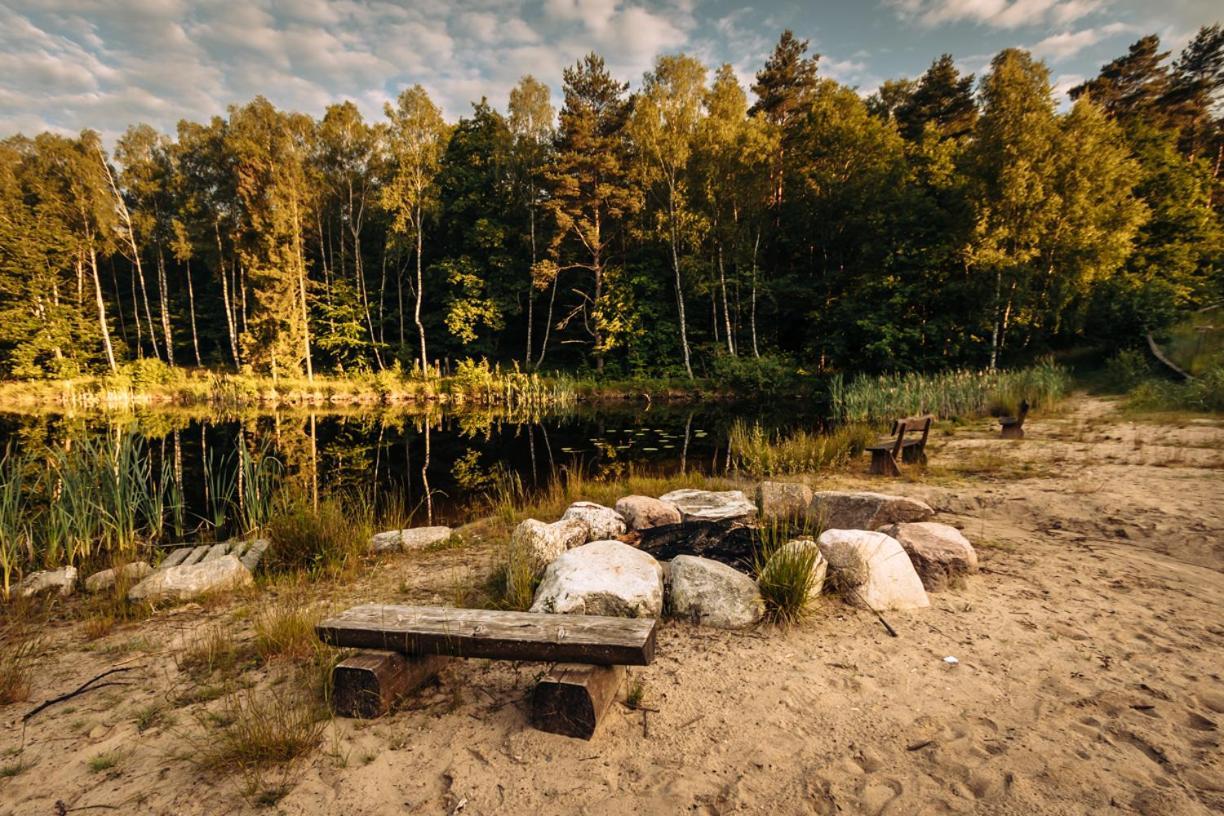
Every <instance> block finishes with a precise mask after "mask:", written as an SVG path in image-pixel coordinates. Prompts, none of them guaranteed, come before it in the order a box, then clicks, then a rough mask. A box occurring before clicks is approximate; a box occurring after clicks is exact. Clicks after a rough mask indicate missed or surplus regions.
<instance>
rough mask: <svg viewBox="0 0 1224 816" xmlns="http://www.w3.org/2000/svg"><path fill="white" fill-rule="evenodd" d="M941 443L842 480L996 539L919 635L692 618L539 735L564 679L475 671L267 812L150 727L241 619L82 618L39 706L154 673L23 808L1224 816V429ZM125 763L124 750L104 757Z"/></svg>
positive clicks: (111, 707)
mask: <svg viewBox="0 0 1224 816" xmlns="http://www.w3.org/2000/svg"><path fill="white" fill-rule="evenodd" d="M931 459H932V466H931V468H930V470H929V471H928V473H927V474H926V475H925V476H923V477H921V478H920V479H916V480H898V481H895V482H890V483H887V485H885V484H882V483H881V481H880V480H879V479H871V478H869V477H867V476H866V475H849V476H839V477H837V478H836V479H831V480H825V481H822V482H818V483H819V484H827V485H829V486H837V487H854V486H859V487H867V488H871V489H886V490H889V491H891V492H897V493H902V494H905V495H912V496H916V497H919V498H923V499H925V500H927V501H929V502H930V503H931V504H932V505H933V506H934V507H935V508H936V509H937V511H938V516H937V519H938V520H941V521H945V522H947V523H951V524H955V525H957V526H960V527H961V528H962V529H963V530H964V532H965V534H966V535H967V536H968V537H969V539H970V540H971V541H973V542H974V543H975V545H977V546H978V549H979V554H980V557H981V563H982V572H981V574H980V575H978V576H975V577H973V578H971V579H969V581H968V582H967V585H966V586H965V587H963V588H960V589H955V590H951V591H947V592H942V593H937V594H933V595H932V596H931V598H932V606H931V608H930V609H929V610H925V611H921V612H914V613H891V614H890V615H889V619H890V621H891V623H892V624H893V626H894V627H895V628H896V629H897V631H898V633H899V635H900V636H899V637H898V638H895V639H894V638H890V637H888V635H887V634H886V633H885V631H884V629H883V628H882V627H881V626H880V624H879V623H878V622H877V621H876V620H875V618H874V617H872V616H871V615H870V614H868V613H866V612H863V611H860V610H856V609H853V608H850V607H847V606H844V605H842V604H841V603H839V602H836V601H832V600H829V601H822V602H821V603H820V605H819V606H818V608H817V609H816V611H815V614H814V615H813V617H812V619H811V620H810V621H809V622H807V623H805V624H803V625H801V626H799V627H797V628H793V629H790V630H788V631H782V630H778V629H774V628H771V627H763V628H761V629H758V630H754V631H749V632H743V633H728V632H720V631H714V630H707V629H696V628H694V627H692V626H689V625H686V624H681V623H674V622H669V623H667V624H665V625H664V626H663V628H662V631H661V633H660V637H659V642H658V656H657V660H656V662H655V663H654V664H653V665H652V666H650V667H647V668H643V669H635V670H633V671H632V676H633V678H634V679H635V680H640V681H642V682H643V683H644V684H645V689H646V698H645V705H646V706H648V707H649V708H650V709H652V710H651V711H647V712H642V711H630V710H628V709H626V708H625V707H624V706H622V705H620V704H617V706H616V709H615V710H614V711H612V712H611V713H610V715H609V716H608V718H607V720H606V721H605V723H604V724H603V725H602V726H601V729H600V731H599V733H598V734H597V735H596V737H595V739H593V740H592V741H590V742H583V741H579V740H573V739H569V738H566V737H561V736H555V735H550V734H545V733H541V732H539V731H535V730H533V729H532V728H530V727H529V725H528V724H527V720H526V714H525V706H526V703H525V698H526V696H527V695H528V693H529V692H530V689H531V683H532V679H533V678H534V677H535V676H537V675H538V674H539V673H540V671H541V668H542V667H540V666H538V665H527V664H520V665H512V664H504V663H490V662H485V661H468V662H458V663H453V664H452V665H451V667H450V668H448V669H447V670H446V672H445V673H444V675H443V676H442V678H441V682H440V684H439V685H438V686H436V687H433V688H429V689H426V690H424V691H423V692H422V693H420V694H418V695H416V696H415V697H413V698H412V699H411V700H410V701H408V702H407V704H406V705H405V706H404V707H403V708H402V709H401V710H399V711H397V712H395V713H393V714H392V715H389V716H388V717H386V718H384V719H382V720H379V721H375V722H370V723H358V722H353V721H337V722H335V723H334V724H332V725H329V726H328V729H327V733H326V736H325V738H324V740H323V741H322V742H321V743H320V746H319V748H318V750H316V751H315V752H314V753H313V754H312V755H311V756H310V757H308V758H306V759H304V760H300V761H298V762H297V763H295V764H294V765H293V766H291V768H290V769H289V770H288V772H287V773H286V774H285V777H284V779H285V781H286V782H287V784H289V785H291V787H290V789H289V791H288V793H287V794H286V795H285V796H284V797H283V798H282V799H280V801H279V802H278V803H276V804H275V805H274V806H272V807H271V808H261V807H259V806H258V805H257V804H256V803H255V802H253V801H250V800H249V798H244V794H243V785H242V780H241V777H239V776H238V775H226V774H202V773H201V772H199V771H196V770H194V769H193V767H192V765H191V764H190V763H189V762H187V761H185V759H184V758H183V757H182V754H183V753H185V752H190V750H191V747H190V746H191V742H190V740H189V739H185V737H184V735H185V734H187V733H189V732H190V731H191V729H192V728H195V727H196V726H195V724H194V720H193V719H192V717H191V716H190V715H189V712H186V711H180V712H177V715H176V717H175V720H174V722H172V723H162V724H155V725H154V726H152V727H150V728H148V729H147V730H145V731H144V732H143V733H140V732H138V730H137V727H136V724H135V722H134V718H135V716H136V712H137V711H138V710H139V709H140V708H141V707H143V706H147V705H149V704H150V703H151V702H156V701H159V700H165V699H167V698H171V697H174V696H175V695H176V694H177V693H178V691H179V690H181V689H182V688H183V686H184V684H185V683H186V681H185V680H184V679H183V678H182V677H181V676H180V675H179V673H178V671H177V669H176V668H175V663H174V660H173V654H174V650H175V648H176V645H177V643H178V642H181V639H182V637H183V636H184V633H187V632H190V631H192V630H193V629H195V628H198V627H199V626H200V625H202V624H203V623H205V622H207V621H211V620H228V618H227V615H230V614H231V612H232V610H231V609H228V608H227V607H225V606H222V607H221V608H218V609H209V610H205V609H199V608H188V609H187V610H186V611H181V612H179V613H177V614H170V615H160V616H158V617H156V618H154V619H152V620H149V621H146V622H142V623H139V624H132V625H129V626H125V627H123V628H122V629H120V630H118V631H116V632H114V633H112V634H110V635H108V636H107V637H106V638H103V639H102V640H99V641H96V642H93V643H91V644H87V642H86V641H85V639H84V637H83V635H82V634H81V632H80V631H79V627H70V626H59V627H57V628H55V629H53V630H52V631H50V632H49V633H48V635H47V637H48V643H49V644H51V645H53V646H54V647H55V648H54V650H53V651H52V652H51V653H49V654H48V655H47V656H46V657H45V658H43V660H42V663H41V665H40V672H39V675H38V679H37V683H36V687H35V688H34V689H33V693H32V701H38V700H41V699H44V698H45V697H48V696H52V695H54V694H57V693H61V692H62V691H64V690H67V689H71V688H73V687H74V686H75V685H77V684H79V683H80V682H82V681H83V680H85V679H87V678H89V677H90V676H92V675H93V674H96V673H97V672H98V671H101V670H103V669H105V668H107V667H110V666H113V665H116V664H119V663H121V662H123V661H132V664H133V665H140V666H142V669H141V671H140V672H138V673H135V674H137V676H136V677H134V678H132V683H133V684H132V685H131V686H127V687H122V688H112V689H106V690H102V691H99V692H96V693H93V694H89V695H83V696H82V697H80V698H78V699H77V700H74V701H72V702H71V703H69V704H62V705H60V706H56V707H53V708H51V709H49V710H48V711H47V712H45V713H44V714H41V715H39V716H38V717H36V718H35V719H34V720H33V721H32V722H31V723H30V724H29V726H28V728H27V729H26V730H25V732H24V745H25V751H24V754H23V755H22V761H23V762H24V763H26V765H27V767H26V769H25V770H23V771H22V772H21V773H19V774H17V775H16V776H13V777H11V778H4V779H0V813H2V814H10V813H12V814H43V813H45V814H51V813H54V812H55V810H54V803H55V801H56V800H62V801H63V802H64V803H65V804H66V805H67V807H68V808H69V812H73V810H74V809H76V808H83V807H86V806H96V805H110V806H113V807H114V808H116V810H113V811H102V810H98V811H97V812H118V813H158V814H214V813H260V812H273V813H283V814H312V815H313V814H331V813H337V814H340V813H343V814H405V813H413V814H417V813H419V814H454V813H463V814H494V813H497V814H531V816H545V814H584V813H589V814H655V813H658V814H676V813H696V814H724V813H769V814H792V813H793V814H800V813H803V814H806V813H817V814H833V813H842V814H857V813H865V814H937V813H982V814H1024V816H1035V815H1036V814H1083V813H1119V814H1130V813H1142V814H1207V813H1217V812H1221V811H1224V756H1222V754H1221V750H1220V744H1221V732H1220V728H1221V724H1222V723H1224V682H1221V673H1224V648H1222V646H1224V576H1222V575H1221V569H1224V425H1222V424H1221V423H1218V422H1212V421H1205V420H1198V421H1194V420H1184V421H1181V422H1180V423H1175V424H1171V423H1165V424H1153V423H1147V422H1145V423H1136V422H1131V421H1128V420H1126V419H1124V418H1122V417H1120V416H1119V415H1118V414H1117V413H1116V411H1115V408H1114V406H1113V405H1112V404H1110V403H1106V402H1104V401H1101V400H1092V399H1087V398H1080V399H1078V400H1077V401H1076V402H1074V403H1073V404H1072V406H1071V407H1070V408H1069V409H1068V411H1067V412H1065V413H1064V414H1063V415H1060V416H1058V417H1054V418H1045V419H1034V420H1031V421H1030V423H1029V425H1028V438H1027V439H1025V440H1024V441H1022V442H1018V443H1017V442H1008V441H1004V440H1000V439H998V438H997V437H996V435H995V431H994V429H993V428H992V427H991V426H990V425H989V424H988V423H985V422H983V423H977V424H974V425H972V426H969V427H966V428H962V429H958V430H957V431H956V432H955V433H953V434H952V435H950V436H949V435H941V436H938V437H935V439H934V442H933V443H932V448H931ZM977 470H988V471H991V472H990V473H974V471H977ZM473 557H477V558H479V557H487V553H484V554H483V555H482V554H480V553H459V552H443V553H436V554H426V555H423V556H406V557H403V558H398V559H393V560H390V561H385V562H381V563H380V564H379V565H378V566H376V567H374V568H372V569H371V570H370V571H369V574H368V576H367V577H365V578H363V579H362V580H361V582H359V583H358V585H356V586H354V587H352V588H351V589H350V590H349V591H348V592H347V597H346V598H345V599H344V600H346V601H347V600H377V601H400V602H409V601H423V602H428V601H438V600H445V594H446V589H445V586H446V583H447V581H448V580H450V579H453V576H454V574H455V571H456V570H457V569H459V564H460V563H461V562H462V561H463V560H464V559H471V558H473ZM233 603H234V604H240V603H241V601H234V602H233ZM235 625H237V624H235ZM86 647H87V648H88V650H84V649H85V648H86ZM947 656H954V657H956V658H957V659H958V661H959V663H958V664H956V665H950V664H949V663H947V662H945V660H944V658H945V657H947ZM32 704H33V702H27V703H20V704H15V705H10V706H7V707H4V708H0V723H3V726H4V729H5V730H4V731H3V732H2V733H0V751H11V750H12V749H14V748H16V747H17V746H19V745H20V744H21V741H22V736H23V735H22V729H21V724H20V715H21V714H22V713H24V712H25V711H27V710H28V709H29V708H30V707H31V706H32ZM106 751H117V752H118V756H119V757H120V758H119V760H118V762H117V763H116V765H115V766H114V767H113V768H111V769H105V770H102V771H99V772H91V771H90V770H89V769H88V767H87V762H88V760H89V759H90V758H91V757H94V756H96V755H98V754H99V753H101V752H106ZM12 761H13V759H12V756H11V754H10V756H7V757H4V758H3V759H2V760H0V764H3V763H7V762H12ZM275 777H276V774H272V775H271V776H270V778H272V779H273V780H275ZM87 812H88V811H87Z"/></svg>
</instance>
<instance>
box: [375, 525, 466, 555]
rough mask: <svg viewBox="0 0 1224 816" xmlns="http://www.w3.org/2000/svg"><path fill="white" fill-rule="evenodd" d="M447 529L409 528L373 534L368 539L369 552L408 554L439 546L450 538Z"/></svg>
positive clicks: (449, 532) (448, 529) (450, 531)
mask: <svg viewBox="0 0 1224 816" xmlns="http://www.w3.org/2000/svg"><path fill="white" fill-rule="evenodd" d="M452 532H453V531H452V530H451V528H449V527H441V526H438V527H411V528H409V529H406V530H387V531H386V532H383V533H375V534H374V535H373V536H372V537H371V538H370V550H371V551H372V552H375V553H387V552H410V551H413V550H423V549H425V548H426V547H431V546H433V545H434V544H441V543H442V542H443V541H446V540H447V539H448V538H450V537H451V533H452Z"/></svg>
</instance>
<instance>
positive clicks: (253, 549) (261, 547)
mask: <svg viewBox="0 0 1224 816" xmlns="http://www.w3.org/2000/svg"><path fill="white" fill-rule="evenodd" d="M270 543H271V542H269V541H268V539H266V538H256V539H253V540H252V541H251V543H250V546H249V547H247V550H246V552H244V553H243V554H242V558H241V559H240V560H241V562H242V566H244V567H246V568H247V570H248V571H250V572H252V573H254V572H255V568H256V567H258V566H259V559H261V558H263V554H264V553H265V552H266V551H267V549H268V545H269V544H270Z"/></svg>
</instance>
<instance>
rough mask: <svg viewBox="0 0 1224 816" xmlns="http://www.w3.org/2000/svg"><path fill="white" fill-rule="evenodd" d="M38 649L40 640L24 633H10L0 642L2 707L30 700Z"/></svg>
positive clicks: (0, 701)
mask: <svg viewBox="0 0 1224 816" xmlns="http://www.w3.org/2000/svg"><path fill="white" fill-rule="evenodd" d="M38 648H39V641H38V639H37V638H32V637H29V636H27V635H26V634H25V633H23V632H17V631H14V632H10V633H8V635H7V636H6V637H5V638H4V639H3V640H2V641H0V705H8V704H9V703H19V702H21V701H22V700H27V699H29V696H30V673H31V669H32V667H33V663H34V655H35V654H36V653H37V651H38Z"/></svg>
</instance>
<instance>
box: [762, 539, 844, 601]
mask: <svg viewBox="0 0 1224 816" xmlns="http://www.w3.org/2000/svg"><path fill="white" fill-rule="evenodd" d="M802 556H807V557H809V558H811V565H812V572H811V576H812V578H811V580H812V583H811V584H810V586H809V589H808V591H809V595H810V596H811V597H815V596H817V595H819V594H820V593H821V591H822V590H823V589H824V582H825V577H826V576H827V574H828V570H829V562H828V561H826V560H825V557H824V555H823V554H822V553H821V552H820V547H819V546H818V545H817V544H816V542H815V541H813V540H812V539H810V538H795V539H792V540H790V541H788V542H786V543H785V544H783V545H782V546H781V547H779V548H778V549H776V550H774V551H773V552H772V553H771V554H770V556H769V559H768V560H767V561H766V562H765V566H763V567H761V572H760V574H759V575H758V576H757V579H758V580H759V581H760V582H761V583H762V584H767V583H769V582H770V581H772V580H775V579H774V578H773V576H774V575H775V574H781V573H782V572H790V571H791V568H792V567H791V565H792V564H794V563H795V562H796V561H797V560H798V559H799V558H800V557H802ZM787 562H790V564H788V563H787ZM784 565H785V566H786V567H787V569H785V570H784V569H783V566H784Z"/></svg>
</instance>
